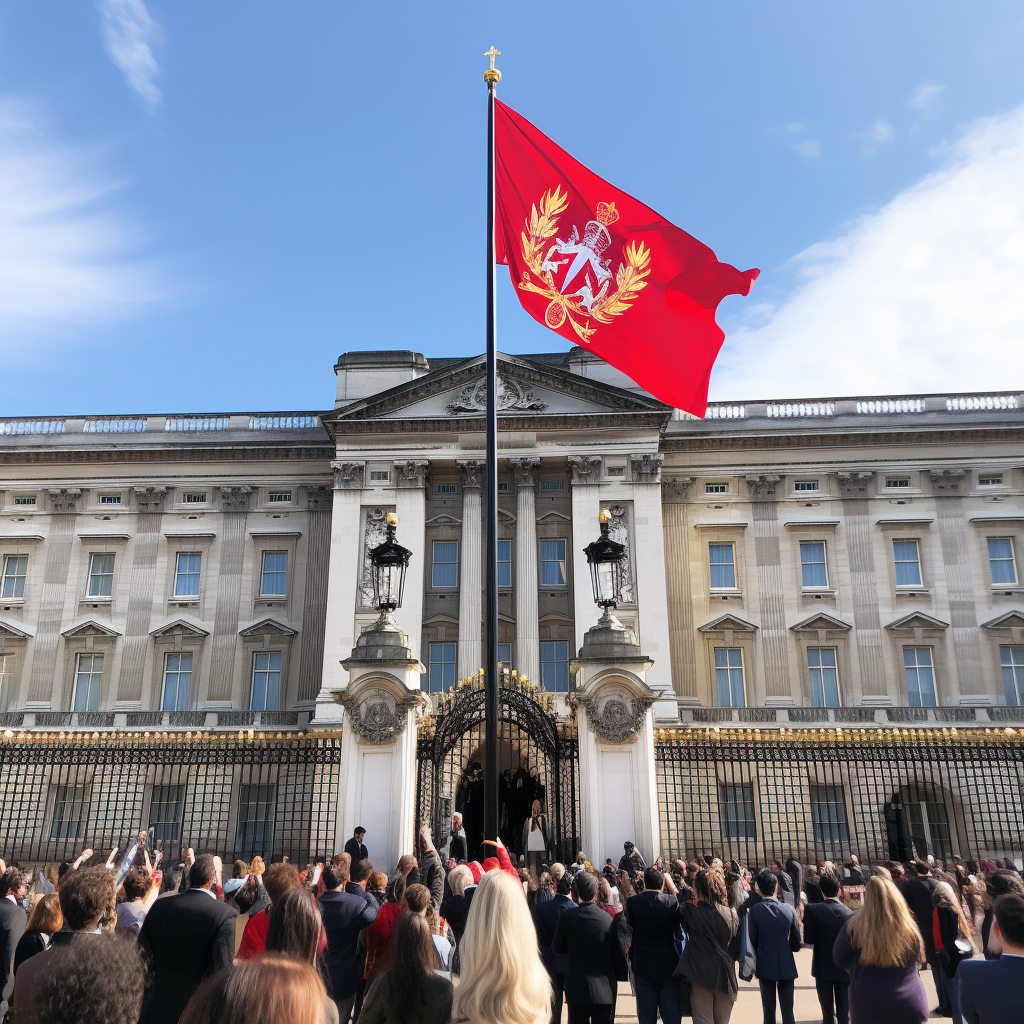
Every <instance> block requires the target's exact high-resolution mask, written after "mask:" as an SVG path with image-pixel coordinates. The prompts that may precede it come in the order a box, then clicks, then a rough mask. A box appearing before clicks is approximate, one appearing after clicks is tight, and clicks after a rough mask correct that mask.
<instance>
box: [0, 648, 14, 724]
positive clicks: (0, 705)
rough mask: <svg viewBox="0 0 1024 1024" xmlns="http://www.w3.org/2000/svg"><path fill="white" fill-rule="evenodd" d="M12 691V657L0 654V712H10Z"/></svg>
mask: <svg viewBox="0 0 1024 1024" xmlns="http://www.w3.org/2000/svg"><path fill="white" fill-rule="evenodd" d="M13 690H14V656H13V655H12V654H0V711H10V710H11V697H12V695H13Z"/></svg>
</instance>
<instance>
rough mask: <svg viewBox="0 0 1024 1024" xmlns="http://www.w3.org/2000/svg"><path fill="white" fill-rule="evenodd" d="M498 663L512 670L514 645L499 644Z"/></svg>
mask: <svg viewBox="0 0 1024 1024" xmlns="http://www.w3.org/2000/svg"><path fill="white" fill-rule="evenodd" d="M498 661H499V663H500V664H502V665H504V666H505V668H512V645H511V644H498Z"/></svg>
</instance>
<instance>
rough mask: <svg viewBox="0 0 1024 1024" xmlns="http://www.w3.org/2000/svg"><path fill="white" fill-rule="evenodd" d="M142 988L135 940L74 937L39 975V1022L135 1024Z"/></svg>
mask: <svg viewBox="0 0 1024 1024" xmlns="http://www.w3.org/2000/svg"><path fill="white" fill-rule="evenodd" d="M75 874H76V875H81V874H84V872H80V871H76V872H75ZM69 884H70V883H69ZM110 884H111V885H113V879H112V878H111V883H110ZM145 990H146V969H145V965H144V963H143V960H142V957H141V956H139V951H138V949H137V948H136V946H135V944H134V943H133V942H125V941H124V940H123V939H117V938H114V937H113V936H110V935H91V934H86V935H76V936H74V937H73V938H72V939H71V941H70V942H68V943H66V944H64V945H61V946H58V947H57V948H56V949H55V950H54V951H53V955H52V957H51V959H50V962H49V964H48V965H47V969H46V971H45V972H44V973H43V974H42V975H41V982H40V987H39V990H38V1000H39V1003H38V1005H39V1019H40V1020H44V1021H52V1022H54V1024H58V1022H59V1024H65V1022H67V1024H71V1022H72V1021H89V1022H90V1024H136V1021H138V1019H139V1015H140V1014H141V1013H142V998H143V995H144V994H145Z"/></svg>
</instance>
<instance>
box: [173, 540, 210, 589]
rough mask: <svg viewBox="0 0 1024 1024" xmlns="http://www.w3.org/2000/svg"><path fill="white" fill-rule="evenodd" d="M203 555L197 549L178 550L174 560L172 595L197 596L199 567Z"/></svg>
mask: <svg viewBox="0 0 1024 1024" xmlns="http://www.w3.org/2000/svg"><path fill="white" fill-rule="evenodd" d="M202 564H203V556H202V554H201V553H200V552H199V551H179V552H178V553H177V555H176V556H175V561H174V596H175V597H198V596H199V569H200V567H201V566H202Z"/></svg>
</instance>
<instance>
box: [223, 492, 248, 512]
mask: <svg viewBox="0 0 1024 1024" xmlns="http://www.w3.org/2000/svg"><path fill="white" fill-rule="evenodd" d="M252 493H253V488H252V487H249V486H247V485H244V486H234V487H221V488H220V507H221V510H222V511H224V512H248V511H249V509H250V508H251V507H252Z"/></svg>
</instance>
